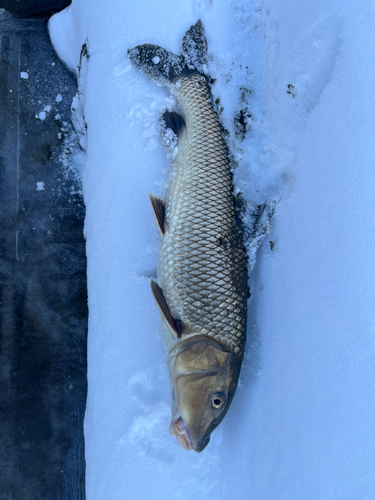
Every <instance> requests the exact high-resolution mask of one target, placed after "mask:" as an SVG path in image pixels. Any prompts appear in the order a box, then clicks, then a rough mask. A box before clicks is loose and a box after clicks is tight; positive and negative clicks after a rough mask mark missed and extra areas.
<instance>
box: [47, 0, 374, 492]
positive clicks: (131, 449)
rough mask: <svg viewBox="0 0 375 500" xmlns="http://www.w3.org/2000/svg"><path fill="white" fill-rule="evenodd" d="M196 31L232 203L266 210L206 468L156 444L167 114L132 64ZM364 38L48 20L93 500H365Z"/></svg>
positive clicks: (286, 15)
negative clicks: (157, 290) (140, 52)
mask: <svg viewBox="0 0 375 500" xmlns="http://www.w3.org/2000/svg"><path fill="white" fill-rule="evenodd" d="M198 18H201V19H202V21H203V23H204V25H205V28H206V32H207V37H208V44H209V54H210V58H211V59H210V71H211V74H212V76H213V77H214V78H216V83H215V84H214V85H213V89H212V90H213V93H214V96H215V99H217V98H220V104H219V107H222V108H223V110H222V112H221V119H222V122H223V124H224V126H225V128H226V129H227V130H228V131H229V133H230V135H229V138H228V142H229V145H230V147H231V150H232V152H233V154H234V156H235V158H236V160H237V162H238V168H237V170H236V184H237V187H238V188H239V189H240V190H241V191H242V192H243V193H244V196H245V198H246V199H248V200H252V201H255V202H257V203H260V202H263V201H265V199H267V198H269V197H271V198H274V199H276V200H277V201H278V204H277V209H276V215H275V218H274V220H273V228H272V231H271V233H270V234H269V235H268V236H267V237H266V240H265V241H264V243H263V245H262V247H261V249H260V251H259V252H258V260H257V263H256V266H255V268H254V270H253V271H252V273H251V277H250V282H251V286H252V293H253V295H252V298H251V299H250V303H249V331H248V346H247V354H246V357H245V362H244V366H243V370H242V375H241V381H240V387H239V389H238V392H237V395H236V397H235V400H234V402H233V404H232V407H231V409H230V411H229V413H228V415H227V416H226V418H225V420H224V421H223V423H222V424H221V426H220V427H219V428H218V429H217V430H216V431H215V432H214V434H213V435H212V439H211V442H210V444H209V446H208V447H207V448H206V450H204V451H203V453H201V454H199V455H198V454H195V453H193V452H190V453H188V452H186V451H185V450H183V449H182V448H181V447H180V446H179V445H178V443H177V441H176V440H175V439H173V438H171V437H170V436H169V434H168V426H169V418H170V415H169V413H170V402H169V388H168V377H167V370H166V366H165V362H164V353H163V346H162V341H161V334H160V319H159V312H158V310H157V308H156V306H155V305H154V302H153V299H152V297H151V293H150V289H149V279H150V277H154V276H155V274H156V266H157V253H158V244H159V235H158V231H157V228H156V226H155V223H154V219H153V215H152V212H151V209H150V207H149V202H148V197H147V193H148V192H149V191H153V192H155V193H156V194H159V195H163V192H164V189H165V182H166V178H167V164H166V153H165V151H164V149H163V147H162V144H161V141H160V139H159V136H158V128H157V122H158V116H159V114H160V112H161V111H162V110H163V109H164V108H165V106H166V103H168V102H169V99H170V97H169V95H168V92H167V91H166V90H165V89H164V88H161V87H157V86H156V85H155V84H154V83H153V82H152V81H150V80H149V79H147V78H146V77H144V76H143V75H142V74H140V73H139V71H137V70H136V69H135V68H134V67H132V66H131V65H130V63H129V61H128V59H127V56H126V50H127V49H128V48H132V47H134V46H135V45H138V44H142V43H146V42H148V43H154V44H157V45H161V46H162V47H165V48H167V49H169V50H171V51H173V52H175V53H179V52H180V42H181V39H182V36H183V34H184V33H185V31H186V30H187V29H188V28H189V27H190V25H191V24H193V23H195V22H196V20H197V19H198ZM374 26H375V4H374V3H373V2H372V0H361V2H353V1H352V0H310V1H309V2H306V1H305V2H300V1H299V2H298V1H296V0H283V1H281V0H237V1H235V0H180V1H178V2H176V1H175V0H157V1H156V0H155V1H153V2H148V1H145V0H138V1H137V2H129V1H120V0H108V1H107V2H102V1H99V0H73V4H72V6H71V7H70V8H68V9H66V10H65V11H63V12H62V13H60V14H58V15H56V16H54V17H53V18H52V19H51V21H50V32H51V38H52V41H53V43H54V45H55V47H56V50H57V51H58V53H59V55H60V56H61V57H62V59H64V60H65V61H66V62H67V64H68V65H69V66H70V67H72V68H77V66H78V65H79V66H80V70H79V78H80V95H79V98H78V99H76V101H75V105H74V109H75V110H76V111H75V114H76V123H77V126H78V129H79V130H80V131H81V134H82V141H81V142H82V144H83V145H84V146H85V144H86V139H87V156H86V163H85V166H84V169H83V190H84V197H85V203H86V207H87V219H86V224H85V235H86V238H87V256H88V287H89V310H90V317H89V351H88V363H89V373H88V381H89V394H88V401H87V412H86V421H85V437H86V462H87V498H88V500H120V499H121V500H122V499H129V500H132V499H153V500H158V499H183V500H193V499H197V500H200V499H202V500H203V499H207V498H211V496H213V497H215V498H217V499H220V500H232V499H236V500H242V499H248V498H249V499H250V498H251V499H253V500H275V499H277V500H296V499H298V500H300V499H302V500H309V499H311V500H319V499H322V500H328V499H333V500H343V499H347V500H365V499H369V500H370V499H371V500H372V499H373V498H374V494H375V493H374V492H375V398H374V392H375V307H374V304H375V257H374V248H375V139H374V131H375V105H374V89H375V63H374V61H375V30H374ZM85 43H86V46H87V49H88V54H89V57H87V51H86V50H85V47H84V50H83V51H82V54H81V58H80V53H81V47H82V45H83V44H85ZM80 59H81V63H80ZM82 114H83V115H84V117H83V118H82ZM241 116H242V119H241V120H240V118H241ZM241 122H245V123H246V131H245V127H244V125H243V123H242V124H241ZM85 123H86V124H87V138H85V137H84V135H85V133H86V128H85ZM236 124H237V125H236ZM244 132H246V133H245V136H244Z"/></svg>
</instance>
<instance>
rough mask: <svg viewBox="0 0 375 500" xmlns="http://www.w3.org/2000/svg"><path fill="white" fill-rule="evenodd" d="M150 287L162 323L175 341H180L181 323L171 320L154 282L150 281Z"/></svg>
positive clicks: (167, 308)
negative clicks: (162, 320)
mask: <svg viewBox="0 0 375 500" xmlns="http://www.w3.org/2000/svg"><path fill="white" fill-rule="evenodd" d="M150 285H151V291H152V295H153V296H154V299H155V302H156V304H157V306H158V308H159V311H160V314H161V315H162V317H163V319H164V321H165V322H166V323H167V325H168V327H169V329H170V330H171V332H172V333H173V335H174V336H175V337H176V339H180V338H181V334H182V325H181V321H180V320H179V319H175V318H173V316H172V314H171V312H170V310H169V307H168V304H167V302H166V300H165V297H164V293H163V290H162V289H161V287H160V286H159V285H158V284H157V283H156V281H155V280H153V279H151V281H150Z"/></svg>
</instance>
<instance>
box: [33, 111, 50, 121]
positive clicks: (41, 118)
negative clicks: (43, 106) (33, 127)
mask: <svg viewBox="0 0 375 500" xmlns="http://www.w3.org/2000/svg"><path fill="white" fill-rule="evenodd" d="M46 117H47V113H46V112H45V111H41V112H40V113H37V114H36V115H35V118H39V120H45V119H46Z"/></svg>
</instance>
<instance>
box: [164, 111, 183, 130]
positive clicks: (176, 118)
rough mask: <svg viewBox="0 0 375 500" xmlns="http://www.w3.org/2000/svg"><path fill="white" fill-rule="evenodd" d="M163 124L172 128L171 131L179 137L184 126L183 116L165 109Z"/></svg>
mask: <svg viewBox="0 0 375 500" xmlns="http://www.w3.org/2000/svg"><path fill="white" fill-rule="evenodd" d="M163 120H164V123H165V126H166V127H167V128H170V129H171V130H173V132H174V133H175V134H176V135H177V137H180V135H181V133H182V131H183V130H184V128H185V127H186V124H185V120H184V118H183V116H181V115H179V114H178V113H177V112H176V111H168V110H167V111H165V113H164V114H163Z"/></svg>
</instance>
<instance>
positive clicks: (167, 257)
mask: <svg viewBox="0 0 375 500" xmlns="http://www.w3.org/2000/svg"><path fill="white" fill-rule="evenodd" d="M128 55H129V58H130V60H131V62H132V63H133V64H134V65H135V66H136V67H137V68H138V69H139V70H140V71H142V73H144V74H146V75H147V76H149V77H151V78H152V79H154V80H156V81H157V82H158V83H162V84H164V85H165V86H167V87H168V88H169V89H170V91H171V92H172V93H173V95H174V96H175V97H176V100H177V102H178V105H179V108H180V109H179V110H178V113H177V112H168V111H167V112H166V113H164V115H163V120H164V122H165V123H164V125H163V127H164V129H170V130H172V131H173V134H175V135H174V138H175V139H176V140H177V137H178V151H177V154H176V155H175V156H174V159H173V161H172V166H171V174H170V180H169V184H168V189H167V192H166V195H165V199H164V200H162V199H161V198H158V197H156V196H154V195H150V199H151V204H152V208H153V211H154V215H155V219H156V221H157V224H158V227H159V230H160V233H161V234H162V242H161V246H160V253H159V264H158V280H159V284H157V283H156V281H154V280H151V289H152V292H153V295H154V298H155V300H156V302H157V305H158V307H159V309H160V312H161V315H162V318H163V339H164V344H165V349H166V355H167V363H168V370H169V375H170V381H171V391H172V421H171V425H170V433H171V435H175V436H176V437H177V440H178V442H179V443H180V444H181V445H182V446H183V447H184V448H185V449H187V450H191V449H193V450H195V451H197V452H200V451H202V450H203V449H204V448H205V447H206V446H207V444H208V442H209V440H210V435H211V433H212V431H213V430H214V429H215V428H216V427H217V426H218V425H219V423H220V422H221V421H222V420H223V418H224V416H225V414H226V413H227V411H228V409H229V406H230V404H231V402H232V399H233V396H234V393H235V391H236V388H237V384H238V378H239V374H240V369H241V364H242V359H243V355H244V347H245V339H246V307H247V297H248V285H247V258H246V251H245V248H244V242H243V238H242V234H241V230H240V228H239V224H238V218H237V217H236V203H235V198H234V195H233V180H232V172H231V166H230V161H229V158H228V150H227V146H226V143H225V141H224V139H223V135H222V128H221V126H220V123H219V120H218V117H217V115H216V113H215V110H214V108H213V102H212V95H211V91H210V85H209V79H208V77H207V40H206V36H205V32H204V28H203V24H202V22H201V21H200V20H199V21H198V22H197V23H196V24H195V25H194V26H192V27H191V28H190V29H189V30H188V31H187V32H186V34H185V36H184V38H183V41H182V53H181V55H180V56H176V55H174V54H171V53H170V52H168V51H166V50H165V49H163V48H161V47H158V46H156V45H149V44H145V45H140V46H137V47H135V48H134V49H131V50H128Z"/></svg>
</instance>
